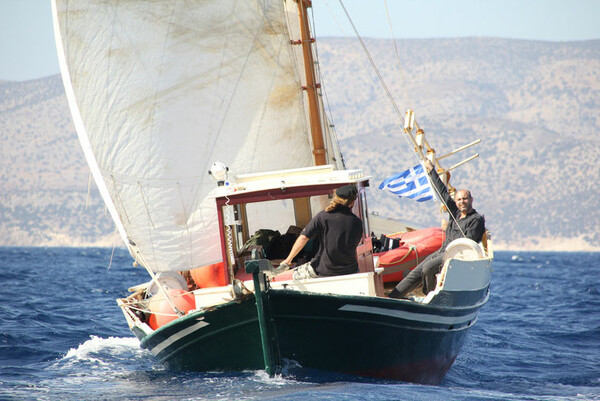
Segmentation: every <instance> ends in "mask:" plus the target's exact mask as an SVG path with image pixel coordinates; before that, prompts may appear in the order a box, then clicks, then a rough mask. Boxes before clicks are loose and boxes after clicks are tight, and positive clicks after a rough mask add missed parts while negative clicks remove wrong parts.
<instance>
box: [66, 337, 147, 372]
mask: <svg viewBox="0 0 600 401" xmlns="http://www.w3.org/2000/svg"><path fill="white" fill-rule="evenodd" d="M149 359H150V355H149V353H148V352H147V351H145V350H143V349H142V348H140V342H139V340H138V339H137V338H135V337H108V338H101V337H98V336H94V335H92V336H90V339H89V340H87V341H85V342H84V343H83V344H80V345H79V346H78V347H77V348H71V349H70V350H69V351H68V352H67V354H66V355H65V356H64V357H63V358H61V359H60V360H58V361H57V362H56V364H57V365H58V366H57V367H62V368H65V369H69V368H73V367H77V368H81V367H83V366H85V367H87V368H88V369H90V368H92V369H93V368H100V369H109V370H111V371H114V370H115V367H116V366H123V367H124V366H131V364H132V362H133V363H134V364H136V361H137V362H138V363H142V364H143V361H144V360H149ZM127 370H129V369H127Z"/></svg>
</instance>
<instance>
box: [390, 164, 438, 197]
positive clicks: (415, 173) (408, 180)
mask: <svg viewBox="0 0 600 401" xmlns="http://www.w3.org/2000/svg"><path fill="white" fill-rule="evenodd" d="M379 189H381V190H384V189H387V190H388V191H390V192H391V193H393V194H394V195H398V196H400V197H406V198H411V199H415V200H417V201H418V202H425V201H428V200H430V199H433V188H431V184H430V183H429V179H428V177H427V173H426V172H425V169H423V166H422V165H420V164H417V165H416V166H414V167H412V168H409V169H408V170H406V171H403V172H401V173H399V174H396V175H393V176H391V177H388V178H386V179H385V180H383V182H382V183H381V184H379Z"/></svg>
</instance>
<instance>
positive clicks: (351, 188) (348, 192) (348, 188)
mask: <svg viewBox="0 0 600 401" xmlns="http://www.w3.org/2000/svg"><path fill="white" fill-rule="evenodd" d="M335 194H336V195H337V196H339V197H340V198H342V199H345V200H347V201H348V203H350V202H352V201H354V200H355V199H356V195H358V189H356V185H353V184H348V185H344V186H343V187H339V188H338V189H336V190H335Z"/></svg>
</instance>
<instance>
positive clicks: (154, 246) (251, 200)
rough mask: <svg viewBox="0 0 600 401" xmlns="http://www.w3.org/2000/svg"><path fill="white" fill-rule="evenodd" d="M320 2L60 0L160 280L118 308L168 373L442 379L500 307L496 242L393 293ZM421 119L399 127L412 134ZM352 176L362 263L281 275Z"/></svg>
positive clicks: (87, 90) (79, 98)
mask: <svg viewBox="0 0 600 401" xmlns="http://www.w3.org/2000/svg"><path fill="white" fill-rule="evenodd" d="M309 6H310V2H308V1H294V0H260V1H258V0H248V1H235V0H214V1H208V0H206V1H193V0H190V1H183V2H181V1H172V0H158V1H124V2H106V1H101V0H68V1H66V0H53V4H52V7H53V15H54V27H55V36H56V39H57V40H56V42H57V49H58V55H59V62H60V67H61V72H62V77H63V82H64V86H65V91H66V95H67V98H68V102H69V106H70V109H71V113H72V117H73V121H74V125H75V127H76V130H77V134H78V137H79V140H80V143H81V146H82V149H83V152H84V154H85V157H86V159H87V161H88V164H89V167H90V170H91V174H92V176H93V178H94V180H95V182H96V185H97V187H98V189H99V192H100V194H101V196H102V198H103V200H104V202H105V203H106V207H107V209H108V211H109V213H110V215H111V216H112V218H113V220H114V222H115V225H116V230H117V231H118V233H119V235H120V237H121V239H122V240H123V243H124V244H125V246H126V247H127V249H128V250H129V252H130V254H131V256H132V258H133V260H134V263H135V264H137V265H140V266H143V267H144V268H145V269H146V270H147V272H148V274H149V278H150V280H149V281H148V282H147V283H141V284H140V285H138V286H134V287H132V288H130V291H131V295H130V296H128V297H126V298H121V299H118V300H117V303H118V305H119V307H120V308H121V309H122V311H123V314H124V316H125V319H126V321H127V323H128V325H129V328H130V329H131V331H132V332H133V334H135V336H137V337H138V338H139V340H140V344H141V347H143V348H145V349H147V350H149V351H150V352H151V353H152V354H153V355H154V357H155V358H156V359H157V361H158V362H159V363H161V364H163V365H164V366H166V367H167V368H169V369H175V370H194V371H239V370H245V369H265V370H266V371H267V372H268V373H269V374H271V375H272V374H276V373H278V372H281V368H282V366H284V364H285V363H289V362H290V361H293V362H294V363H295V364H296V365H297V366H300V367H302V368H310V369H316V370H319V371H325V372H335V373H340V374H350V375H358V376H367V377H375V378H383V379H393V380H402V381H413V382H419V383H438V382H439V381H440V380H441V379H442V378H443V377H444V375H445V374H446V372H447V371H448V369H449V368H450V366H451V365H452V363H453V361H454V359H455V358H456V356H457V354H458V352H459V350H460V349H461V347H462V345H463V342H464V339H465V335H466V333H467V331H468V329H469V328H470V327H471V326H473V324H474V323H475V322H476V320H477V315H478V311H479V309H480V308H481V307H482V306H483V305H484V304H485V303H486V301H487V299H488V296H489V283H490V277H491V262H492V259H493V252H492V249H491V241H490V240H489V239H488V240H487V241H486V242H485V243H484V244H459V245H460V246H459V247H458V248H457V247H454V252H452V254H450V255H448V258H447V260H446V261H445V265H444V267H443V269H442V272H441V274H440V275H439V277H438V286H437V288H436V289H435V291H433V292H430V293H429V294H427V296H426V297H421V298H419V299H416V300H408V299H391V298H388V297H387V296H386V291H387V290H386V285H387V284H384V279H383V271H384V270H385V269H383V268H381V267H379V266H378V258H377V257H374V256H373V245H372V240H373V238H372V229H371V227H370V221H373V219H372V216H371V215H370V214H369V211H368V208H367V192H368V188H369V184H370V181H369V180H370V177H368V176H366V175H365V174H364V172H363V171H362V170H359V169H346V168H345V166H344V163H343V159H342V157H341V153H340V149H339V146H338V144H337V140H336V137H335V133H334V132H333V131H332V129H331V125H330V124H329V122H328V120H327V117H326V115H325V113H324V107H323V104H322V100H321V99H322V97H321V95H322V88H321V87H320V79H319V77H318V71H315V68H314V67H315V58H314V57H315V54H314V49H313V47H312V43H313V41H314V39H313V38H311V34H310V30H309V26H310V24H309V21H308V15H307V7H309ZM409 120H410V121H414V118H413V119H412V120H411V119H409ZM411 124H412V123H408V124H405V127H404V132H405V133H406V134H407V135H411V137H414V138H417V136H419V135H421V132H417V135H415V136H413V134H412V132H413V126H414V124H413V125H411ZM421 139H422V138H421ZM415 143H416V142H415ZM416 144H417V143H416ZM425 145H427V144H426V142H424V141H422V140H420V142H419V143H418V144H417V146H420V148H421V149H425V148H424V146H425ZM427 146H428V145H427ZM430 156H431V155H430ZM433 156H435V155H433ZM430 158H431V157H430ZM432 160H433V161H434V162H436V165H437V166H438V167H441V166H439V163H438V162H437V160H435V157H433V158H432ZM346 184H353V185H356V187H357V188H358V191H359V195H358V198H357V201H356V203H355V205H354V208H353V212H354V213H355V214H356V215H357V216H358V217H359V218H360V219H361V221H362V223H363V227H364V233H363V236H362V239H361V242H360V244H359V246H358V248H357V260H358V263H359V270H360V271H359V272H358V273H356V274H349V275H344V276H333V277H318V278H310V279H303V280H294V279H293V278H292V277H291V275H290V271H289V270H288V271H283V272H281V271H280V270H281V269H282V267H281V266H278V264H279V262H280V260H281V259H283V258H284V257H285V256H281V255H282V250H281V249H278V247H279V248H281V246H282V244H285V243H286V239H289V238H290V237H291V238H294V236H295V235H297V234H298V232H299V230H300V229H301V228H302V227H304V226H305V225H306V224H307V223H308V221H309V220H310V219H311V218H312V217H313V216H314V215H315V214H316V213H317V212H318V211H320V210H322V209H323V207H324V206H325V205H326V204H327V203H328V201H329V199H330V197H331V194H332V191H333V190H335V189H336V188H338V187H340V186H342V185H346ZM304 257H305V258H306V257H308V256H306V255H305V256H304ZM413 267H414V266H413Z"/></svg>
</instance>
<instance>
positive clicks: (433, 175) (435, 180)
mask: <svg viewBox="0 0 600 401" xmlns="http://www.w3.org/2000/svg"><path fill="white" fill-rule="evenodd" d="M425 170H427V173H428V174H429V178H430V179H431V183H432V184H433V186H434V187H435V189H436V190H437V193H438V194H439V196H440V197H441V198H442V199H441V200H442V201H443V202H444V204H446V206H447V207H448V211H449V212H450V214H452V216H456V213H458V207H456V203H454V199H452V197H451V196H450V194H449V193H448V188H446V185H445V184H444V182H443V181H442V179H441V178H440V176H439V175H438V173H437V171H435V168H434V166H433V163H431V161H430V160H425Z"/></svg>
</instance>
